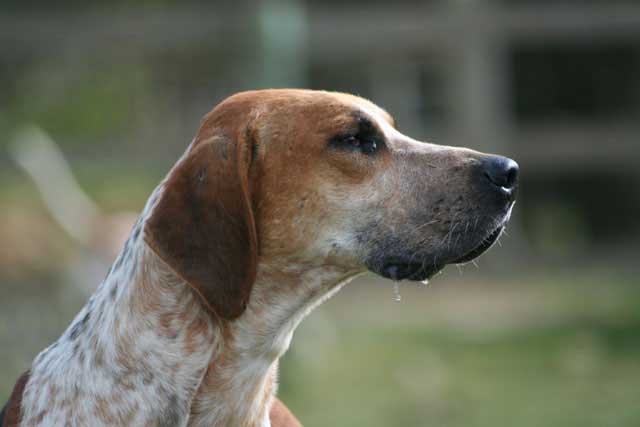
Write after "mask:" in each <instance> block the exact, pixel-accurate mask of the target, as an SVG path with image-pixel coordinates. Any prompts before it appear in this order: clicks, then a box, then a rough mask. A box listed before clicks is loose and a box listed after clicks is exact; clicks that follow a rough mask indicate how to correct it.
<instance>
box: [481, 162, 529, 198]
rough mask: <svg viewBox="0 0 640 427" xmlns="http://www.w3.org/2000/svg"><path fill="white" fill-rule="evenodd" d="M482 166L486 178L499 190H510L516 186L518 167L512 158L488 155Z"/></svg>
mask: <svg viewBox="0 0 640 427" xmlns="http://www.w3.org/2000/svg"><path fill="white" fill-rule="evenodd" d="M482 167H483V171H484V175H485V176H486V177H487V179H489V181H490V182H491V183H492V184H493V185H495V186H496V187H499V188H500V189H501V190H503V191H507V192H511V191H512V190H513V189H514V188H515V187H516V186H517V184H518V172H519V169H520V168H519V166H518V164H517V163H516V162H514V161H513V160H511V159H509V158H507V157H502V156H488V157H486V158H485V159H484V161H483V164H482Z"/></svg>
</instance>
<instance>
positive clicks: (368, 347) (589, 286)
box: [280, 279, 640, 427]
mask: <svg viewBox="0 0 640 427" xmlns="http://www.w3.org/2000/svg"><path fill="white" fill-rule="evenodd" d="M470 282H471V283H468V284H467V285H472V286H473V287H474V288H475V289H474V291H473V294H472V295H465V292H464V287H465V285H464V284H460V285H459V289H455V290H453V291H450V292H447V291H445V292H439V291H435V290H434V292H432V290H433V289H428V290H424V291H421V292H420V294H418V293H416V292H411V293H410V296H411V298H405V301H404V302H403V303H401V304H399V305H397V307H394V308H392V309H391V310H388V309H387V311H386V313H384V312H383V310H377V309H376V305H375V304H385V302H384V299H385V298H386V299H388V300H389V303H388V305H391V304H392V303H391V302H390V301H391V291H390V290H388V289H384V290H381V289H374V290H373V291H372V293H374V294H383V296H382V297H380V296H378V295H375V296H374V298H373V299H374V300H377V301H372V302H371V303H367V302H366V299H367V295H366V294H367V293H369V292H368V290H365V287H366V286H369V287H372V286H371V285H363V286H360V289H358V290H352V291H353V292H352V293H354V295H351V296H350V297H349V296H348V297H347V300H346V301H340V296H338V297H336V301H333V302H332V303H330V304H329V305H328V306H327V307H325V308H321V309H320V312H319V313H318V317H319V319H316V318H315V315H312V317H311V318H310V319H308V320H307V323H306V324H303V326H302V327H301V329H300V330H299V332H298V333H297V335H296V337H295V338H294V343H293V348H292V349H291V350H290V352H289V354H288V355H287V356H286V357H285V358H284V360H283V362H282V364H281V389H280V395H281V397H282V399H283V400H284V401H285V402H286V403H287V404H288V405H289V406H290V407H291V408H292V410H293V411H294V412H295V413H296V414H297V415H298V416H299V417H300V418H301V420H302V421H303V422H304V423H305V425H308V426H315V425H336V426H363V425H366V426H371V427H375V426H400V425H402V426H464V427H476V426H477V427H484V426H487V427H489V426H491V427H496V426H512V425H517V426H524V427H527V426H532V427H533V426H562V427H571V426H576V427H578V426H580V427H589V426H593V427H601V426H636V425H640V394H639V390H640V287H636V286H631V285H624V284H620V283H616V284H613V285H612V284H610V283H608V284H607V289H605V290H604V291H603V289H602V287H598V286H597V285H596V284H595V283H589V279H582V280H580V279H578V280H576V281H575V282H564V283H563V282H562V281H557V282H554V281H553V280H547V282H548V283H546V284H544V285H542V286H541V287H539V288H535V287H534V284H533V283H531V284H529V285H527V286H519V288H521V289H515V290H514V289H513V287H512V285H510V284H509V283H505V284H504V285H503V286H488V285H483V284H480V285H478V284H473V281H470ZM434 286H440V285H434ZM483 286H486V287H487V289H486V291H487V294H488V295H489V296H490V297H491V296H496V297H500V298H503V299H502V300H501V301H500V302H499V303H498V304H496V305H495V307H493V308H492V307H488V306H487V305H486V304H485V308H481V309H480V310H479V312H475V313H474V312H473V311H474V308H473V299H474V298H478V296H481V295H482V287H483ZM388 287H389V286H387V288H388ZM478 288H480V289H478ZM519 290H521V291H522V294H524V298H529V299H532V295H531V294H534V296H536V297H539V298H533V299H532V302H531V304H532V307H530V309H529V310H523V311H522V312H521V313H520V314H522V315H525V314H526V317H527V318H528V320H527V321H523V319H521V318H520V319H518V316H517V315H518V313H517V312H515V313H514V312H512V311H511V310H506V311H507V313H506V314H505V316H500V315H499V313H495V312H493V314H492V315H493V316H494V318H493V319H491V320H488V319H487V317H491V316H487V315H488V314H489V313H490V312H491V311H492V310H499V306H500V305H503V304H505V300H504V295H503V294H506V295H507V299H511V298H513V303H514V304H516V305H517V304H518V303H517V299H518V293H519V292H518V291H519ZM385 291H386V292H387V295H386V296H384V293H385ZM346 292H349V290H347V291H346ZM430 292H432V293H434V294H437V295H436V296H435V299H436V301H435V302H434V301H429V298H430V295H429V293H430ZM403 293H404V292H403ZM355 294H357V295H355ZM380 298H382V299H383V301H382V302H381V301H379V299H380ZM421 299H422V301H421ZM469 299H471V301H470V300H469ZM479 299H482V297H480V298H479ZM355 300H358V301H360V306H359V307H358V304H354V302H355ZM577 300H583V301H584V302H585V304H580V303H577ZM598 301H600V302H601V303H600V304H598ZM506 302H507V306H508V301H506ZM489 305H491V304H489ZM420 306H424V307H423V308H422V309H425V310H428V309H431V308H436V307H439V308H440V313H441V314H442V313H447V312H448V311H449V310H451V311H456V310H466V313H463V314H462V315H460V316H459V317H456V316H453V317H451V316H450V318H449V320H446V319H447V315H446V314H442V315H441V314H436V315H430V316H425V319H424V321H419V320H418V319H417V317H416V316H415V314H416V312H418V311H420V310H421V307H420ZM443 306H444V307H443ZM354 307H355V308H354ZM586 307H590V308H589V309H588V310H585V308H586ZM484 310H486V311H484ZM371 311H374V313H373V314H372V313H371ZM376 311H378V313H375V312H376ZM476 311H478V310H477V309H476ZM525 311H526V313H525ZM345 312H346V313H347V314H345ZM336 313H342V315H337V316H335V315H336ZM464 316H466V317H468V319H466V320H465V321H462V322H461V321H460V318H462V317H464ZM335 317H338V320H331V319H332V318H335ZM407 318H409V319H411V320H409V321H407V320H406V319H407ZM372 319H373V320H372ZM456 319H457V320H456ZM496 319H498V320H496Z"/></svg>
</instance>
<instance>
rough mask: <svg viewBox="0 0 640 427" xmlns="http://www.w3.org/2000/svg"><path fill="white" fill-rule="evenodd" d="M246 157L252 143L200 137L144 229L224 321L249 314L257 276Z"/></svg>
mask: <svg viewBox="0 0 640 427" xmlns="http://www.w3.org/2000/svg"><path fill="white" fill-rule="evenodd" d="M243 139H244V138H243ZM249 156H250V147H248V146H247V141H244V140H238V138H232V137H229V136H228V135H216V134H214V135H212V136H209V137H207V138H206V139H205V140H198V137H197V138H196V140H195V141H194V143H193V144H192V146H191V148H190V151H188V153H187V154H186V155H185V157H184V158H183V159H182V160H181V161H180V163H178V164H177V165H176V166H175V167H174V169H173V170H172V171H171V173H170V175H169V177H168V178H167V180H166V182H165V186H164V191H163V192H162V194H161V196H160V200H159V201H158V203H157V205H156V206H155V208H154V210H153V212H152V214H151V216H150V218H149V219H148V221H147V224H146V229H145V240H146V242H147V244H148V245H149V246H150V247H151V249H152V250H153V251H154V252H155V253H156V254H157V255H158V256H159V257H160V258H161V259H162V260H163V261H164V262H166V263H167V264H168V265H169V266H170V267H171V268H172V269H173V270H174V271H175V272H176V273H177V274H178V275H179V276H180V277H181V278H182V279H184V280H185V281H186V282H187V283H188V284H189V285H190V286H191V287H193V289H194V290H195V291H196V292H197V293H198V294H199V295H200V296H201V297H202V299H203V301H204V303H205V305H206V306H207V308H209V310H211V311H213V312H214V313H215V314H217V315H218V316H219V317H221V318H223V319H227V320H231V319H235V318H236V317H238V316H240V315H241V314H242V313H243V312H244V310H245V308H246V305H247V303H248V300H249V294H250V293H251V288H252V286H253V282H254V281H255V276H256V264H257V241H256V227H255V221H254V216H253V210H252V203H251V198H250V193H249V192H250V189H249V162H250V160H249Z"/></svg>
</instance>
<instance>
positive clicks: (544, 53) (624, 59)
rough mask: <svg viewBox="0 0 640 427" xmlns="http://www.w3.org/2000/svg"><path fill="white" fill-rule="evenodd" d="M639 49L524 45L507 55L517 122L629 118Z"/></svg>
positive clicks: (639, 70) (636, 99) (634, 104)
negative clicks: (508, 56)
mask: <svg viewBox="0 0 640 427" xmlns="http://www.w3.org/2000/svg"><path fill="white" fill-rule="evenodd" d="M639 53H640V48H639V46H638V45H633V44H631V43H625V42H621V43H617V44H597V43H596V44H594V43H593V42H592V41H585V42H584V44H578V43H576V44H558V45H548V44H528V45H518V46H515V47H514V48H513V49H512V51H511V53H510V66H511V76H512V92H511V93H512V110H513V112H514V115H515V118H516V120H518V121H520V122H527V121H542V120H566V119H569V120H592V119H603V120H606V119H613V118H618V119H628V118H631V117H633V116H634V115H635V114H636V113H637V112H638V106H639V104H640V96H639V95H640V91H639V84H638V81H639V79H638V76H640V55H639Z"/></svg>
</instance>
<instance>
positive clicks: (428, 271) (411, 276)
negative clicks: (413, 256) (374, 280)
mask: <svg viewBox="0 0 640 427" xmlns="http://www.w3.org/2000/svg"><path fill="white" fill-rule="evenodd" d="M443 268H444V266H443V265H438V264H435V265H433V264H428V265H425V264H423V263H416V262H405V261H402V260H394V259H392V260H389V261H387V262H386V263H385V264H384V265H383V266H382V268H381V269H380V271H378V273H379V274H380V275H381V276H383V277H386V278H387V279H391V280H396V281H397V280H414V281H422V280H427V279H430V278H431V277H432V276H433V275H435V274H436V273H437V272H439V271H440V270H442V269H443Z"/></svg>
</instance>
